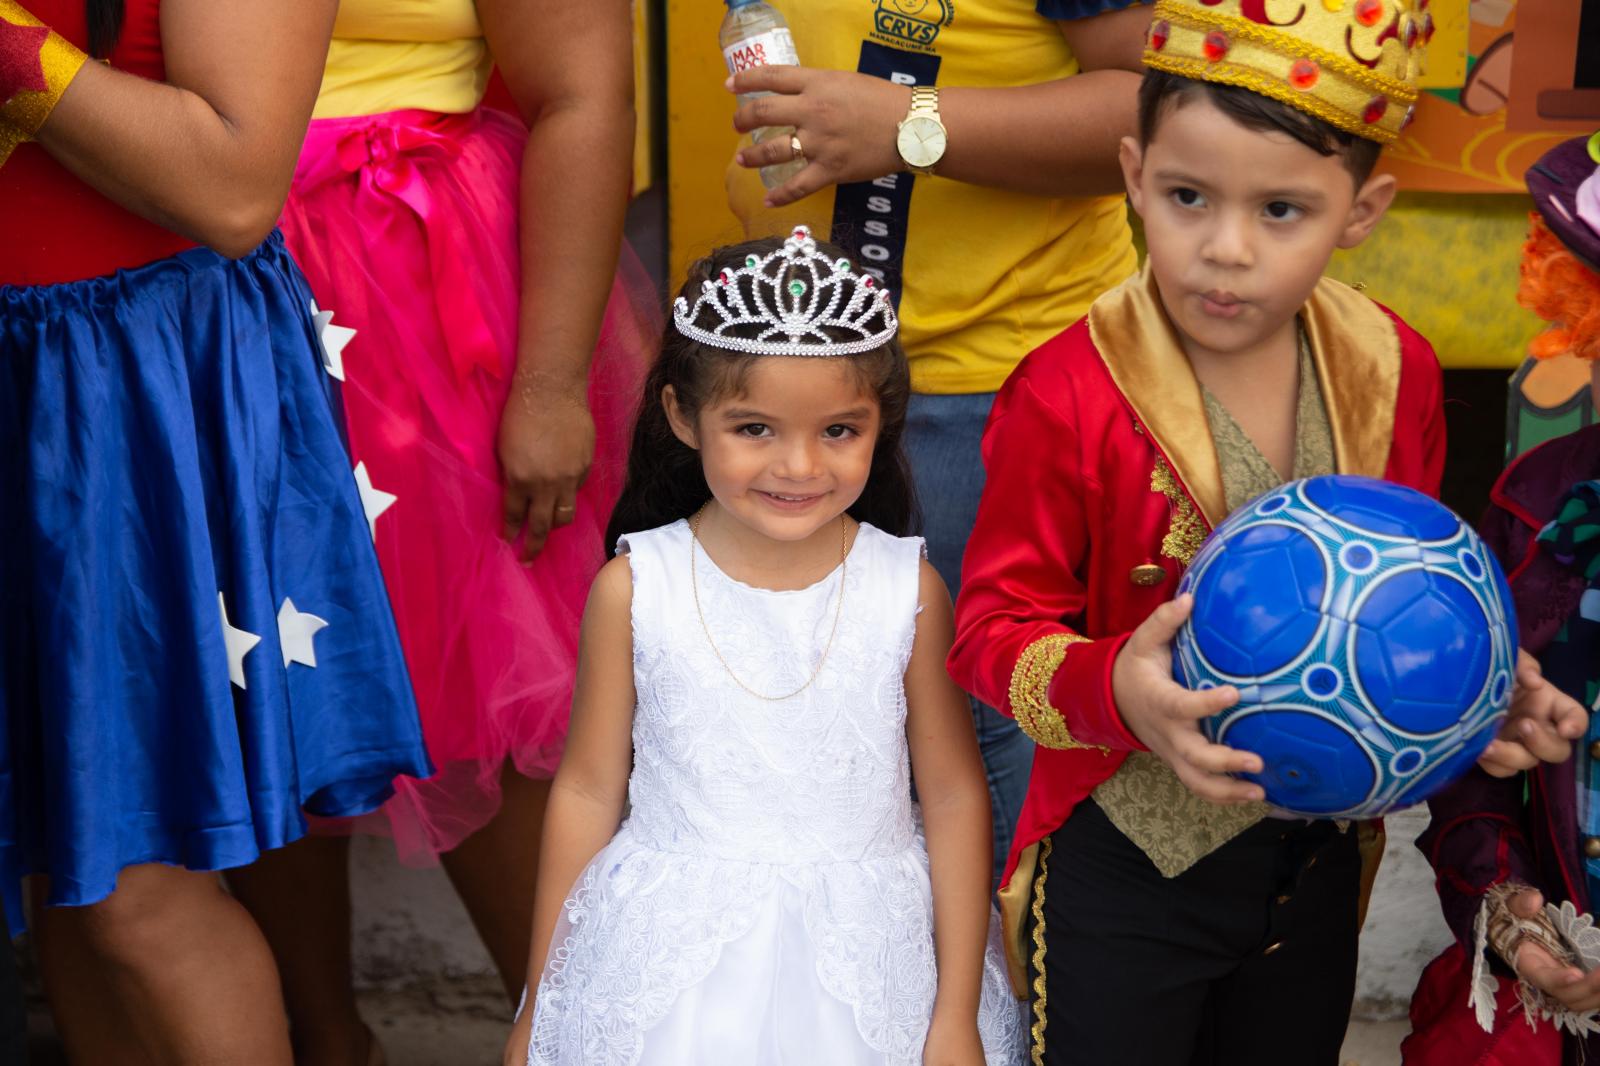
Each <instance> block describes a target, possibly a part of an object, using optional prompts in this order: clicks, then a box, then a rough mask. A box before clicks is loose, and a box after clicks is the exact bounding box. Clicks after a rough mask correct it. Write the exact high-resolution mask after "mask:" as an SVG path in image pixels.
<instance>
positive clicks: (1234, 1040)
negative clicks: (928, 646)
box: [950, 0, 1581, 1066]
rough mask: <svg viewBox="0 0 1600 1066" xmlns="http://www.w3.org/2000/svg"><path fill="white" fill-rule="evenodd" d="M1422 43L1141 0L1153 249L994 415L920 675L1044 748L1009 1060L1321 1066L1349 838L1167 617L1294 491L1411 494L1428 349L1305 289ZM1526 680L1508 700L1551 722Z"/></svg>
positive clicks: (1010, 887)
mask: <svg viewBox="0 0 1600 1066" xmlns="http://www.w3.org/2000/svg"><path fill="white" fill-rule="evenodd" d="M1336 9H1337V10H1336ZM1272 17H1277V18H1279V19H1280V20H1281V21H1279V22H1273V21H1270V19H1271V18H1272ZM1430 27H1431V23H1430V21H1429V20H1428V18H1427V16H1426V15H1424V14H1422V13H1418V12H1413V11H1411V10H1410V5H1409V4H1407V3H1397V2H1396V0H1357V2H1354V3H1348V4H1346V3H1339V4H1335V3H1331V2H1330V3H1320V2H1316V0H1307V2H1303V3H1302V2H1295V3H1289V2H1284V3H1275V4H1273V5H1272V12H1271V14H1270V15H1269V12H1268V11H1267V5H1266V4H1265V3H1264V0H1160V2H1158V3H1157V4H1156V7H1155V12H1154V22H1153V25H1152V28H1151V32H1150V38H1149V45H1148V48H1147V50H1146V53H1145V62H1146V64H1147V66H1148V67H1150V68H1151V69H1150V70H1149V71H1148V72H1147V74H1146V80H1145V83H1144V85H1143V88H1142V90H1141V94H1140V110H1139V136H1138V138H1137V139H1131V138H1130V139H1128V140H1125V141H1124V142H1123V144H1122V165H1123V171H1124V175H1125V177H1126V180H1127V185H1128V194H1129V199H1130V200H1131V202H1132V204H1133V207H1134V209H1135V210H1137V211H1138V212H1139V214H1140V215H1141V217H1142V218H1143V220H1144V226H1145V234H1146V238H1147V243H1148V247H1149V262H1148V264H1147V266H1146V269H1145V271H1144V273H1143V274H1142V275H1140V276H1139V277H1137V278H1135V279H1132V280H1130V281H1128V282H1127V283H1125V284H1124V285H1123V286H1122V287H1121V288H1119V289H1116V290H1114V291H1113V292H1111V293H1109V294H1107V295H1106V296H1104V297H1102V298H1101V299H1100V300H1099V301H1097V302H1096V303H1095V304H1094V306H1093V307H1092V309H1091V310H1090V312H1089V315H1088V317H1087V318H1086V319H1085V320H1083V321H1081V322H1079V323H1078V324H1077V325H1075V326H1073V327H1072V328H1071V329H1069V330H1067V331H1066V332H1064V333H1062V334H1061V335H1059V336H1058V337H1056V338H1055V339H1054V340H1052V341H1050V342H1048V343H1047V344H1045V345H1044V346H1043V347H1041V348H1039V349H1038V350H1036V351H1034V352H1033V353H1032V354H1031V355H1030V356H1029V357H1028V358H1027V359H1026V360H1024V361H1023V363H1022V364H1021V365H1020V366H1019V367H1018V369H1017V371H1016V372H1015V373H1014V374H1013V375H1012V376H1011V378H1010V380H1009V381H1008V382H1007V383H1006V385H1005V388H1004V389H1003V390H1002V392H1001V393H1000V396H999V398H998V400H997V401H996V403H995V407H994V413H993V414H992V415H991V418H990V422H989V427H988V430H987V432H986V435H985V439H984V460H985V464H986V467H987V476H988V482H987V486H986V489H985V492H984V498H983V503H982V504H981V506H980V509H979V512H978V519H977V525H976V528H975V529H974V532H973V535H972V538H971V540H970V541H969V542H968V547H967V555H966V560H965V568H964V571H963V587H962V592H961V599H960V603H959V606H958V609H957V629H958V633H957V641H956V645H955V648H954V650H953V651H952V654H951V657H950V669H951V672H952V674H953V675H954V677H955V678H956V680H957V681H958V682H960V683H961V684H963V685H964V686H965V687H966V688H967V689H969V690H970V691H971V692H972V693H973V694H974V695H976V696H977V697H978V698H980V699H982V700H984V701H985V702H988V703H990V704H992V705H994V706H996V707H1000V708H1002V709H1004V710H1006V711H1007V712H1008V713H1009V714H1011V715H1012V716H1013V717H1015V718H1016V719H1017V722H1018V724H1019V725H1020V726H1021V727H1022V728H1023V730H1024V731H1026V732H1027V733H1028V734H1029V735H1030V736H1032V737H1033V738H1034V740H1035V741H1037V742H1038V744H1039V745H1040V750H1039V752H1038V755H1037V756H1036V758H1035V762H1034V767H1033V775H1032V781H1031V784H1030V791H1029V795H1028V799H1027V802H1026V804H1025V805H1024V808H1023V812H1022V816H1021V819H1020V822H1019V824H1018V827H1017V835H1016V840H1015V843H1014V845H1013V849H1012V856H1011V862H1010V866H1009V869H1008V871H1007V880H1006V884H1005V888H1003V889H1002V902H1003V904H1004V905H1005V910H1006V911H1007V928H1008V933H1010V934H1011V935H1010V936H1009V937H1008V946H1009V947H1011V948H1012V950H1013V951H1014V952H1016V953H1017V954H1014V956H1013V978H1014V979H1019V978H1024V975H1025V982H1026V987H1027V990H1028V993H1029V995H1030V998H1031V999H1032V1017H1031V1022H1032V1038H1033V1061H1034V1062H1035V1063H1066V1062H1069V1061H1070V1062H1072V1063H1073V1064H1074V1066H1102V1064H1105V1066H1110V1064H1123V1063H1128V1064H1138V1066H1162V1064H1169V1063H1170V1064H1174V1066H1186V1064H1190V1063H1226V1064H1227V1066H1251V1064H1256V1063H1260V1064H1269V1063H1270V1064H1273V1066H1280V1064H1282V1063H1286V1062H1293V1063H1296V1064H1316V1063H1334V1062H1336V1061H1337V1054H1338V1050H1339V1046H1340V1043H1341V1040H1342V1038H1343V1035H1344V1030H1345V1025H1346V1022H1347V1019H1348V1013H1349V1005H1350V1000H1351V996H1352V993H1353V989H1354V982H1355V961H1356V958H1355V957H1356V934H1357V928H1358V917H1357V912H1358V905H1359V897H1360V886H1361V883H1362V855H1361V848H1360V846H1359V845H1358V837H1359V836H1361V834H1360V833H1359V832H1358V830H1357V828H1356V827H1350V826H1346V825H1341V824H1336V823H1334V822H1331V821H1306V820H1287V819H1280V818H1274V817H1271V816H1270V815H1269V813H1268V811H1267V809H1266V807H1265V806H1264V805H1262V804H1261V803H1259V802H1258V801H1259V800H1260V799H1261V795H1262V794H1261V790H1260V789H1259V788H1258V787H1257V786H1255V785H1253V784H1250V783H1248V782H1245V781H1241V780H1237V779H1235V778H1232V777H1229V776H1227V775H1229V774H1232V773H1238V772H1241V771H1254V770H1259V769H1260V765H1261V764H1260V760H1259V758H1258V757H1256V756H1255V755H1253V754H1249V753H1245V752H1240V751H1235V750H1232V749H1229V748H1226V747H1222V746H1219V745H1214V744H1210V743H1207V742H1206V741H1205V740H1204V738H1203V737H1202V735H1201V734H1200V732H1199V729H1198V724H1197V723H1198V721H1199V720H1200V719H1202V718H1204V717H1206V716H1207V715H1209V714H1212V713H1215V712H1217V711H1220V710H1222V709H1224V708H1225V707H1227V706H1230V705H1231V704H1232V703H1233V702H1234V701H1235V700H1236V699H1237V695H1236V693H1234V692H1233V690H1232V689H1219V690H1215V691H1211V692H1188V691H1186V690H1184V689H1182V688H1180V687H1179V686H1177V685H1176V684H1174V683H1173V681H1172V679H1171V652H1170V642H1171V639H1172V636H1173V634H1174V633H1175V632H1176V630H1177V628H1178V626H1179V625H1180V624H1181V622H1182V621H1183V619H1184V618H1185V617H1186V615H1187V611H1188V604H1187V602H1185V601H1179V602H1169V601H1170V600H1171V597H1172V596H1173V594H1174V592H1175V591H1176V588H1177V583H1178V580H1179V578H1180V577H1181V576H1182V573H1183V569H1184V567H1185V566H1187V565H1188V563H1189V562H1190V560H1191V559H1192V558H1193V556H1194V553H1195V551H1196V550H1197V549H1198V548H1199V546H1200V542H1201V541H1202V539H1203V538H1204V537H1205V535H1206V533H1207V532H1208V531H1209V530H1210V529H1211V528H1212V527H1214V526H1215V525H1216V524H1217V523H1218V522H1220V521H1221V520H1222V519H1223V518H1224V517H1225V516H1226V515H1227V514H1228V513H1229V512H1230V511H1231V510H1232V509H1234V508H1235V507H1237V506H1239V505H1240V504H1241V503H1243V502H1245V501H1246V500H1248V499H1250V498H1252V497H1254V496H1256V495H1258V494H1259V493H1261V492H1263V491H1266V490H1269V489H1271V488H1273V487H1274V486H1276V485H1277V484H1279V483H1281V482H1283V481H1285V480H1288V479H1289V478H1291V477H1306V476H1311V475H1314V474H1326V473H1332V472H1334V471H1338V472H1342V473H1349V474H1365V475H1369V476H1373V477H1386V478H1388V479H1390V480H1392V481H1396V482H1399V483H1401V484H1404V485H1410V486H1412V487H1415V488H1418V489H1420V490H1422V491H1424V492H1427V493H1429V494H1430V495H1431V494H1435V493H1436V492H1437V489H1438V485H1439V477H1440V472H1441V469H1442V467H1443V464H1444V416H1443V412H1442V410H1441V378H1440V371H1439V366H1438V363H1437V361H1436V360H1435V358H1434V355H1433V352H1432V349H1431V348H1430V347H1429V346H1428V344H1427V342H1426V341H1425V340H1423V339H1422V337H1420V336H1419V335H1418V334H1417V333H1416V332H1414V331H1413V330H1411V329H1410V328H1409V327H1408V326H1406V325H1405V324H1404V323H1403V322H1401V321H1400V320H1399V319H1398V318H1397V317H1396V316H1394V315H1392V314H1391V313H1389V312H1388V311H1386V310H1385V309H1383V308H1382V307H1379V306H1378V305H1377V304H1374V303H1373V302H1372V301H1370V300H1368V299H1367V298H1365V297H1364V296H1362V295H1360V294H1359V293H1357V292H1355V291H1353V290H1351V289H1349V288H1347V287H1345V286H1343V285H1340V284H1338V283H1336V282H1333V281H1331V280H1328V279H1324V278H1323V277H1322V271H1323V269H1324V268H1325V267H1326V265H1327V263H1328V260H1329V258H1330V257H1331V255H1332V253H1333V250H1334V249H1335V248H1338V247H1351V246H1354V245H1356V244H1359V243H1360V242H1361V241H1362V240H1363V239H1364V238H1365V237H1366V236H1367V234H1368V233H1370V232H1371V230H1372V228H1373V227H1374V226H1375V225H1376V224H1377V222H1378V220H1379V218H1380V217H1382V215H1383V212H1384V210H1385V209H1386V208H1387V207H1388V205H1389V203H1390V201H1391V200H1392V198H1393V196H1394V191H1395V184H1394V180H1393V179H1392V178H1390V177H1387V176H1378V177H1374V176H1372V173H1371V172H1372V167H1373V165H1374V163H1375V162H1376V160H1377V156H1378V152H1379V150H1380V147H1381V145H1382V144H1383V143H1386V142H1388V141H1391V140H1393V139H1394V137H1395V136H1396V135H1397V134H1398V132H1399V130H1400V128H1401V126H1402V125H1403V124H1404V121H1405V117H1406V115H1407V113H1408V111H1409V107H1410V104H1411V102H1412V101H1413V100H1414V99H1415V95H1416V90H1415V87H1414V83H1413V77H1412V76H1413V71H1414V68H1415V66H1416V64H1417V61H1418V60H1419V59H1420V55H1419V52H1420V49H1421V47H1422V45H1423V43H1424V42H1425V40H1426V37H1427V35H1428V33H1429V30H1430ZM1245 87H1248V88H1245ZM1528 677H1529V679H1530V680H1532V675H1531V674H1529V675H1528ZM1552 691H1553V690H1551V689H1550V686H1548V685H1542V684H1541V685H1537V686H1535V687H1534V688H1531V689H1529V690H1528V691H1526V692H1524V695H1523V698H1524V700H1525V701H1526V700H1527V699H1529V698H1530V695H1529V694H1530V693H1532V694H1533V698H1535V701H1536V702H1538V703H1539V705H1540V708H1541V709H1542V712H1543V713H1544V715H1545V716H1546V718H1548V717H1549V715H1550V714H1551V711H1552V706H1551V695H1552ZM1567 702H1569V703H1570V701H1567ZM1567 710H1568V711H1571V712H1577V711H1578V708H1576V706H1575V705H1574V706H1573V707H1571V708H1567ZM1579 713H1581V712H1579ZM1502 735H1504V734H1502ZM1516 736H1517V737H1519V738H1522V737H1523V736H1524V735H1523V734H1521V733H1518V734H1516ZM1540 739H1541V741H1545V742H1546V743H1545V747H1544V749H1543V750H1546V751H1549V750H1551V747H1552V745H1550V744H1549V743H1548V741H1549V740H1550V738H1549V737H1543V736H1541V738H1540ZM1553 747H1554V749H1555V750H1556V751H1560V750H1562V749H1563V748H1564V745H1563V744H1555V745H1554V746H1553ZM1527 756H1528V752H1527V750H1526V749H1524V748H1522V747H1520V746H1516V745H1514V744H1512V743H1510V742H1507V741H1502V740H1497V741H1496V742H1495V744H1494V745H1492V746H1491V750H1490V752H1489V753H1488V755H1487V758H1488V759H1490V760H1491V761H1495V760H1500V761H1508V760H1517V759H1523V758H1526V757H1527ZM1529 761H1531V760H1529ZM1500 769H1505V768H1504V767H1500ZM1369 835H1371V836H1372V837H1374V838H1375V837H1376V834H1375V832H1374V833H1372V834H1369Z"/></svg>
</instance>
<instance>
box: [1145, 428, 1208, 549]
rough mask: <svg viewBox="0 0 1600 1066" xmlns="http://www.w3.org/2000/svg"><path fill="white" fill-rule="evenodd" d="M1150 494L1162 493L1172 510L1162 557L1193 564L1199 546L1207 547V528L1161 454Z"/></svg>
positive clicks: (1153, 475)
mask: <svg viewBox="0 0 1600 1066" xmlns="http://www.w3.org/2000/svg"><path fill="white" fill-rule="evenodd" d="M1150 491H1151V492H1159V493H1161V495H1163V496H1165V497H1166V498H1167V503H1168V504H1169V505H1170V506H1171V508H1172V520H1171V522H1170V523H1169V524H1168V526H1167V535H1166V536H1164V537H1162V538H1161V554H1162V555H1165V556H1166V557H1167V558H1168V559H1176V560H1177V561H1178V562H1179V563H1182V564H1183V565H1184V566H1186V567H1187V566H1188V565H1189V564H1190V563H1192V562H1194V557H1195V555H1196V553H1198V552H1199V551H1200V545H1201V544H1203V543H1205V539H1206V529H1205V524H1204V523H1202V522H1201V521H1200V515H1199V513H1198V512H1196V511H1195V509H1194V502H1193V501H1192V500H1190V499H1189V494H1188V493H1186V492H1184V491H1183V486H1181V485H1179V484H1178V478H1177V476H1176V475H1175V474H1173V472H1172V467H1170V466H1168V465H1167V461H1166V460H1165V459H1163V458H1162V457H1161V455H1160V454H1159V453H1158V454H1157V455H1156V465H1155V466H1153V467H1151V469H1150Z"/></svg>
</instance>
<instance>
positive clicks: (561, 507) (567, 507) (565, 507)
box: [556, 503, 578, 514]
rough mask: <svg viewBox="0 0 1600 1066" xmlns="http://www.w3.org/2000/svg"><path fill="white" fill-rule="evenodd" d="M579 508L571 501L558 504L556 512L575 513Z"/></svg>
mask: <svg viewBox="0 0 1600 1066" xmlns="http://www.w3.org/2000/svg"><path fill="white" fill-rule="evenodd" d="M577 510H578V508H577V507H575V506H574V505H572V504H570V503H563V504H558V505H557V506H556V514H573V513H575V512H576V511H577Z"/></svg>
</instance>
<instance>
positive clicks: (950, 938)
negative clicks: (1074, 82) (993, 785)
mask: <svg viewBox="0 0 1600 1066" xmlns="http://www.w3.org/2000/svg"><path fill="white" fill-rule="evenodd" d="M713 279H714V280H713ZM691 298H692V299H694V301H695V302H694V303H693V306H692V307H691V305H690V299H691ZM896 329H897V323H896V319H895V314H894V308H893V306H892V305H891V303H890V301H889V298H888V296H887V295H886V294H885V293H884V292H883V290H882V289H881V288H877V287H875V283H874V282H873V280H872V279H871V278H870V277H868V276H867V275H865V274H862V273H858V272H856V271H855V270H854V269H853V268H852V266H851V264H850V262H849V261H848V260H847V259H845V258H843V257H842V255H841V254H840V253H839V252H838V251H837V250H835V249H831V248H827V247H825V246H819V245H818V244H817V243H816V242H815V241H814V240H812V238H811V235H810V233H809V232H808V231H807V230H806V229H805V228H803V227H801V228H798V229H796V230H795V231H794V234H793V235H792V236H791V237H789V239H788V240H786V241H783V242H781V244H780V242H778V241H776V240H770V239H769V240H764V241H755V242H751V243H747V244H742V245H738V246H736V247H732V248H725V249H722V250H720V251H718V252H716V253H714V254H713V255H712V256H711V258H710V259H708V260H702V261H701V262H700V263H699V264H697V266H696V267H695V268H694V269H693V270H692V271H691V275H690V279H689V281H688V283H687V284H686V285H685V287H684V289H683V295H681V296H680V297H679V299H678V300H677V301H676V303H675V306H674V315H673V328H671V329H669V330H668V331H667V336H666V339H665V342H664V345H663V350H662V353H661V358H660V360H659V361H658V363H657V364H656V366H655V368H654V370H653V371H652V373H651V376H650V379H649V381H648V382H647V384H646V387H645V395H644V401H643V404H642V407H641V414H640V418H639V423H638V426H637V428H636V430H635V433H634V440H633V449H632V452H631V455H630V458H629V469H628V477H627V484H626V486H625V487H624V489H623V494H622V498H621V501H620V502H619V504H618V506H617V510H616V512H615V514H614V515H613V517H612V521H611V530H610V533H609V534H608V536H612V537H615V538H616V539H615V543H616V545H617V552H618V558H615V559H613V560H612V561H611V562H610V563H608V564H607V565H606V566H605V567H604V568H603V569H602V570H601V571H600V575H599V577H598V578H597V579H596V580H595V583H594V587H593V589H592V590H591V592H590V595H589V604H588V608H587V611H586V613H585V616H584V621H583V632H582V637H581V639H580V651H579V662H578V678H577V689H576V693H575V696H574V700H573V715H572V728H571V733H570V735H569V739H568V745H567V750H566V754H565V756H564V757H563V759H562V762H561V768H560V770H559V772H558V773H557V775H556V779H555V784H554V787H553V789H552V793H551V799H550V811H549V817H548V819H547V820H546V823H545V825H546V829H545V836H544V848H543V855H542V857H541V861H540V870H539V888H538V897H537V898H538V902H537V905H536V906H535V909H534V945H535V947H534V957H533V958H532V960H531V967H530V972H533V973H541V972H542V976H541V977H540V979H539V982H538V987H537V991H536V993H535V994H534V997H533V1004H532V1005H531V1007H529V1008H528V1009H525V1010H524V1011H523V1012H522V1015H521V1017H520V1018H519V1019H518V1023H517V1027H516V1030H515V1032H514V1033H513V1036H512V1039H511V1042H510V1044H509V1045H508V1047H507V1052H506V1059H505V1061H506V1063H507V1064H508V1066H521V1064H522V1063H524V1062H527V1063H529V1064H535V1063H537V1064H541V1066H542V1064H558V1063H559V1064H574V1066H576V1064H583V1066H597V1064H602V1063H616V1064H671V1066H682V1064H700V1063H735V1062H736V1063H741V1064H758V1066H781V1064H794V1066H800V1064H807V1066H809V1064H814V1063H829V1064H830V1066H868V1064H872V1066H889V1064H894V1066H915V1064H917V1063H940V1064H944V1063H949V1064H956V1063H959V1064H962V1066H979V1064H983V1063H987V1064H989V1066H997V1064H1013V1063H1020V1062H1021V1061H1022V1044H1021V1035H1022V1034H1021V1023H1020V1014H1019V1011H1018V1008H1017V1006H1016V1004H1015V1002H1014V1001H1013V1000H1012V999H1011V996H1010V993H1009V991H1008V989H1007V986H1006V980H1005V975H1004V971H1003V963H1002V961H1001V957H1000V954H999V948H998V940H997V939H996V938H993V937H990V938H989V942H988V945H987V947H986V944H985V940H986V936H985V930H986V923H987V921H988V918H987V915H988V913H989V904H988V883H989V873H988V866H989V864H988V858H987V856H988V854H989V832H990V830H989V810H988V793H987V791H986V786H985V784H984V777H983V767H982V765H981V763H980V761H979V758H978V749H977V745H976V742H975V741H974V739H973V732H972V717H971V714H970V712H969V711H968V708H967V704H966V701H965V699H964V698H963V696H962V695H961V693H960V691H959V690H958V689H957V688H956V687H955V685H954V684H953V683H952V682H951V681H950V679H949V677H948V676H947V675H946V673H945V668H944V657H945V654H946V652H947V651H948V650H949V646H950V640H951V608H950V602H949V598H948V595H947V594H946V592H945V589H944V585H943V584H942V583H941V581H940V580H939V577H938V575H937V573H935V572H934V570H933V569H932V568H931V567H930V566H929V564H928V563H927V562H926V561H925V560H924V558H923V548H922V541H921V540H920V539H917V538H910V537H902V536H898V535H897V534H899V533H901V532H903V531H904V530H905V529H906V528H907V527H908V526H910V525H911V523H912V522H913V521H914V513H915V509H916V505H915V502H914V497H913V494H912V490H911V485H910V481H909V477H908V475H907V472H906V465H905V461H904V458H903V457H902V455H901V451H900V436H901V431H902V429H903V427H904V423H905V412H906V401H907V398H908V396H909V392H910V383H909V377H908V372H907V368H906V360H905V354H904V352H903V351H902V350H901V348H900V345H899V343H898V342H897V341H896V340H895V333H896ZM625 530H626V531H632V530H643V532H626V533H623V534H622V535H620V536H618V534H619V532H621V531H625ZM913 771H914V772H915V776H916V783H917V793H918V796H919V798H920V801H921V814H920V817H919V813H918V810H917V808H916V807H915V806H914V805H913V803H912V800H911V776H912V772H913ZM625 804H626V805H627V806H628V808H629V809H628V817H627V819H626V820H625V821H624V820H623V810H624V805H625ZM924 824H925V825H926V843H924V829H923V826H924ZM546 946H548V947H549V949H550V950H549V953H548V958H547V957H546V954H545V950H544V949H545V948H546Z"/></svg>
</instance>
